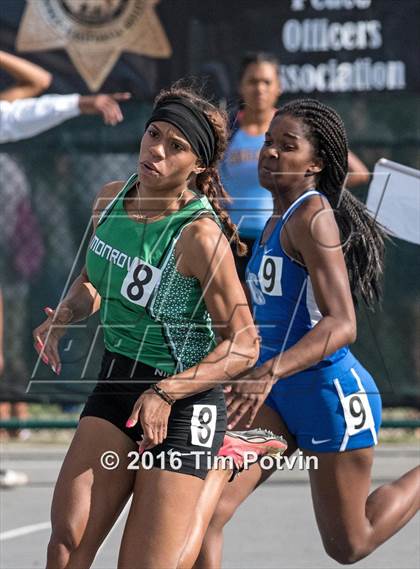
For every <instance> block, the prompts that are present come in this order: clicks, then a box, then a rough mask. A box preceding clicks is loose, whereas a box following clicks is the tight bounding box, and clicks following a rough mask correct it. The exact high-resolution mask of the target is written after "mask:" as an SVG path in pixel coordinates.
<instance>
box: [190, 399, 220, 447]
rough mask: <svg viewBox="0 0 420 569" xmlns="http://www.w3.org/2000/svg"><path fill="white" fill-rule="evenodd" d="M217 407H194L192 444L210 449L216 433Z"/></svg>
mask: <svg viewBox="0 0 420 569" xmlns="http://www.w3.org/2000/svg"><path fill="white" fill-rule="evenodd" d="M216 419H217V407H216V405H194V406H193V414H192V417H191V443H192V444H193V445H196V446H200V447H208V448H210V447H211V446H212V444H213V439H214V433H215V431H216Z"/></svg>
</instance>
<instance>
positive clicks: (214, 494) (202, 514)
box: [177, 470, 232, 569]
mask: <svg viewBox="0 0 420 569" xmlns="http://www.w3.org/2000/svg"><path fill="white" fill-rule="evenodd" d="M231 474H232V471H231V470H211V471H210V472H209V473H208V475H207V477H206V481H205V484H204V488H203V491H202V492H201V494H200V497H199V499H198V502H197V507H196V509H195V512H194V516H193V521H192V523H191V527H190V529H189V533H188V537H187V541H186V543H185V546H184V549H183V551H182V554H181V558H180V560H179V563H178V567H177V569H191V567H193V565H194V562H195V561H196V559H197V557H198V555H199V553H200V549H201V545H202V543H203V539H204V536H205V535H206V531H207V528H208V526H209V523H210V520H211V518H212V516H213V514H214V511H215V509H216V507H217V504H218V502H219V499H220V496H221V495H222V492H223V490H224V488H225V486H226V484H227V483H228V480H229V478H230V477H231Z"/></svg>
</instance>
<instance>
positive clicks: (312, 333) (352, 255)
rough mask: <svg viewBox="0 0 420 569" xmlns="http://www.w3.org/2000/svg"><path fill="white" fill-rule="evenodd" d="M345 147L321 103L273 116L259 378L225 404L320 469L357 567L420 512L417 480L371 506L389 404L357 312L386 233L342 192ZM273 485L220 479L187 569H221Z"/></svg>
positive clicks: (205, 500) (260, 252) (343, 543)
mask: <svg viewBox="0 0 420 569" xmlns="http://www.w3.org/2000/svg"><path fill="white" fill-rule="evenodd" d="M347 157H348V148H347V137H346V133H345V129H344V126H343V123H342V120H341V118H340V117H339V116H338V115H337V113H336V112H335V111H334V110H332V109H331V108H330V107H327V106H326V105H323V104H321V103H320V102H318V101H316V100H297V101H293V102H291V103H289V104H287V105H285V106H284V107H282V108H281V109H280V110H279V111H278V112H277V113H276V115H275V116H274V118H273V120H272V122H271V124H270V127H269V129H268V132H267V133H266V136H265V142H264V145H263V148H262V150H261V153H260V157H259V164H258V171H259V179H260V183H261V185H262V186H264V187H266V188H267V189H268V190H269V191H270V192H271V194H272V196H273V205H274V210H273V215H272V217H271V218H270V219H269V220H268V222H267V224H266V226H265V229H264V231H263V233H262V235H261V236H260V238H259V240H257V241H256V243H255V245H254V248H253V254H252V257H251V260H250V263H249V265H248V268H247V284H248V286H249V288H250V291H251V294H252V301H253V310H254V317H255V320H256V323H257V325H258V328H259V333H260V337H261V340H262V341H261V350H260V356H259V360H258V362H257V365H256V367H255V368H254V369H253V370H252V371H251V372H249V371H247V372H245V374H244V375H243V376H242V379H243V380H246V382H245V381H242V382H241V381H239V382H238V381H236V382H234V383H233V384H232V390H231V393H230V395H229V396H228V399H227V405H228V413H229V418H230V419H229V420H230V423H229V428H233V427H234V426H235V425H236V426H237V425H238V422H239V421H240V420H241V421H243V423H245V426H246V427H249V426H251V424H253V423H254V422H255V424H258V425H259V426H261V427H264V428H268V429H271V430H272V431H273V432H274V433H276V432H277V433H283V434H284V433H286V439H287V442H288V450H287V451H286V455H291V454H293V453H294V452H295V451H296V449H297V448H298V447H299V448H300V449H301V450H302V452H303V453H304V455H306V456H316V457H317V460H318V469H317V470H315V469H312V470H310V472H309V475H310V482H311V490H312V499H313V505H314V510H315V515H316V520H317V523H318V527H319V530H320V533H321V537H322V540H323V544H324V547H325V550H326V552H327V553H328V554H329V555H330V556H331V557H332V558H334V559H335V560H337V561H338V562H340V563H353V562H355V561H358V560H360V559H362V558H363V557H365V556H367V555H368V554H369V553H371V552H372V551H373V550H374V549H376V548H377V547H378V546H379V545H381V544H382V543H383V542H384V541H386V540H387V539H389V538H390V537H391V536H392V535H394V534H395V533H396V532H397V531H398V530H399V529H401V528H402V527H403V526H404V525H405V524H406V523H407V522H408V521H409V520H410V519H411V518H412V517H413V516H414V515H415V513H416V512H417V511H418V509H419V499H420V493H419V482H420V480H419V467H417V468H416V469H413V470H411V471H410V472H408V473H406V474H405V475H404V476H402V477H401V478H400V479H398V480H396V481H395V482H393V483H392V484H386V485H384V486H381V487H380V488H377V489H376V490H375V491H374V492H373V493H371V494H369V489H370V481H371V478H370V477H371V467H372V461H373V447H374V445H375V444H376V443H377V433H378V429H379V426H380V422H381V398H380V395H379V392H378V389H377V387H376V385H375V382H374V380H373V378H372V377H371V375H370V374H369V372H368V371H366V370H365V369H364V368H363V366H362V365H361V364H360V363H359V362H358V361H357V359H356V358H355V357H354V356H353V355H352V353H351V352H350V350H349V347H348V346H349V344H351V343H352V342H354V341H355V339H356V316H355V310H354V305H355V304H356V303H357V300H358V298H362V299H363V301H364V302H366V303H367V305H369V306H370V305H372V304H373V303H374V301H375V299H376V298H377V297H378V296H379V279H380V276H381V273H382V269H383V252H384V246H383V233H382V230H381V228H380V227H379V226H378V225H377V224H376V222H375V220H374V219H373V218H372V217H371V216H370V215H369V214H368V212H367V211H366V208H365V206H364V205H363V204H362V203H361V202H360V201H358V200H357V199H356V198H355V197H354V196H353V195H352V194H351V193H350V192H348V191H347V190H345V189H343V188H344V182H345V178H346V175H347V171H348V169H347ZM271 473H272V471H271V472H269V471H266V470H263V469H262V468H261V465H259V464H256V465H253V466H252V467H251V468H250V469H249V470H247V471H245V472H243V473H242V474H241V475H240V476H239V477H237V478H236V479H235V480H234V482H233V483H232V484H229V485H227V486H226V485H225V481H224V480H223V479H222V475H221V474H220V473H217V472H215V473H212V475H211V476H209V477H208V479H207V480H206V485H207V488H208V491H207V493H206V492H203V494H202V495H201V497H200V510H199V511H198V514H197V522H196V525H195V527H196V528H200V531H201V532H202V533H200V531H199V530H197V529H196V530H194V531H193V532H191V534H190V539H189V543H188V545H187V547H186V548H184V554H183V560H184V565H182V564H181V566H182V567H188V566H191V565H192V563H191V561H192V560H193V559H194V560H195V559H196V557H197V555H198V550H199V544H200V542H201V541H200V540H201V539H202V537H203V533H204V530H205V528H206V527H207V525H208V522H209V520H210V518H211V516H212V514H213V508H214V502H215V500H216V499H217V498H218V496H219V495H220V492H221V489H220V488H221V486H223V487H224V490H223V494H222V496H221V499H220V500H219V502H218V505H217V508H216V511H215V513H214V514H213V517H212V519H211V521H210V525H209V527H208V530H207V533H206V535H205V538H204V542H203V545H202V548H201V552H200V555H199V557H198V561H196V564H195V565H194V567H196V568H198V567H199V568H200V569H202V568H210V567H212V568H214V567H220V564H221V553H222V540H223V535H222V531H223V527H224V525H225V524H226V522H227V521H228V520H229V519H230V518H231V516H232V515H233V513H234V512H235V510H236V509H237V507H238V506H239V505H240V504H241V502H243V500H245V498H246V497H247V496H248V495H249V494H250V493H251V492H252V491H253V490H254V489H255V488H256V486H258V485H259V484H260V483H261V482H263V481H264V480H265V479H266V478H267V477H268V476H269V475H270V474H271Z"/></svg>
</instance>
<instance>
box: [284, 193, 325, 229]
mask: <svg viewBox="0 0 420 569" xmlns="http://www.w3.org/2000/svg"><path fill="white" fill-rule="evenodd" d="M323 195H324V194H321V192H318V190H308V191H307V192H305V193H304V194H302V195H301V196H299V197H298V198H297V200H295V201H294V202H293V203H292V205H290V206H289V207H288V208H287V210H286V211H285V212H284V213H283V215H282V218H281V219H282V226H283V225H284V224H285V223H286V221H287V220H288V219H289V217H290V216H291V215H293V213H294V212H295V211H296V210H297V209H298V207H299V206H300V205H301V204H302V203H303V202H304V201H306V200H307V199H308V198H310V197H311V196H323Z"/></svg>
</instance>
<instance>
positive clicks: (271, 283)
mask: <svg viewBox="0 0 420 569" xmlns="http://www.w3.org/2000/svg"><path fill="white" fill-rule="evenodd" d="M282 271H283V258H282V257H272V256H270V255H264V256H263V258H262V261H261V266H260V270H259V272H258V280H259V282H260V285H261V290H262V291H263V293H264V294H268V295H269V296H281V295H282V294H283V291H282V288H281V273H282Z"/></svg>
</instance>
